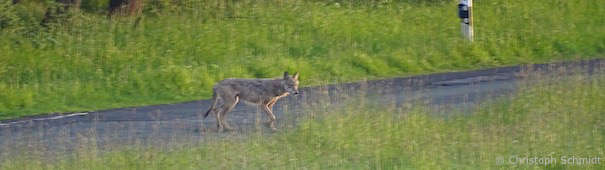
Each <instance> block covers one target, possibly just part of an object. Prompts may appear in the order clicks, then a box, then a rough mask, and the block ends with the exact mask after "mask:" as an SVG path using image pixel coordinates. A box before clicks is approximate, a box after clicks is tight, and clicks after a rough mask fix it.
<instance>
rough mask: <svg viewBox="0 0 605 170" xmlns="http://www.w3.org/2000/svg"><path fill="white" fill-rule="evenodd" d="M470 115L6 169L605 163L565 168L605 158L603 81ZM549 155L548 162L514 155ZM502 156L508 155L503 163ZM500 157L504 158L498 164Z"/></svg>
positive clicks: (371, 117)
mask: <svg viewBox="0 0 605 170" xmlns="http://www.w3.org/2000/svg"><path fill="white" fill-rule="evenodd" d="M521 86H522V87H521V90H520V91H518V92H517V93H516V94H515V95H513V96H511V97H510V98H508V97H506V98H502V99H500V100H493V101H490V102H487V103H484V104H483V105H482V106H479V107H478V108H477V109H476V110H475V111H474V112H473V113H472V114H454V115H452V116H448V117H439V116H434V115H431V114H427V112H426V109H425V107H424V108H423V107H421V106H415V107H414V108H410V109H397V108H388V107H387V108H384V107H375V106H369V105H349V106H347V107H344V108H334V110H333V111H328V112H323V113H318V114H317V115H318V116H317V117H316V118H314V119H309V120H306V121H303V122H302V123H300V124H299V125H298V127H296V128H294V129H283V130H282V131H281V132H278V133H275V134H273V135H262V134H252V135H251V136H250V137H248V138H246V139H229V138H228V139H220V140H208V141H206V143H203V144H200V145H196V146H194V147H189V148H180V149H176V150H174V151H168V152H162V151H158V150H154V149H153V148H148V147H140V146H126V147H127V148H131V149H126V150H124V151H116V152H110V153H107V154H100V155H99V154H98V153H97V152H96V151H95V150H94V149H92V150H88V149H82V150H81V151H78V152H76V153H75V154H73V155H72V156H67V157H66V158H62V159H60V161H55V162H52V163H50V164H47V163H45V162H44V161H41V160H39V158H32V157H27V156H23V157H20V156H15V157H14V158H12V159H9V160H6V161H4V162H2V163H1V164H0V165H1V166H0V169H7V170H10V169H19V170H21V169H91V170H93V169H405V168H409V169H446V168H457V169H500V168H502V169H517V168H526V169H603V168H604V167H605V161H604V160H601V162H600V164H592V165H564V164H563V162H562V160H560V158H561V157H562V156H567V157H570V156H575V157H600V158H601V159H603V158H604V157H605V154H604V153H605V145H604V144H605V118H604V117H603V115H605V93H604V91H605V77H602V76H601V77H598V78H595V79H587V78H586V77H583V76H573V77H570V78H560V77H554V78H551V79H550V80H547V81H541V82H539V83H535V82H533V81H532V82H531V83H527V84H523V85H521ZM513 156H517V157H518V158H523V157H527V158H532V157H553V158H555V159H557V162H556V163H553V164H551V165H546V166H544V165H527V163H525V164H519V162H517V164H512V163H510V162H509V160H513V161H514V160H517V159H513V158H511V157H513ZM498 160H504V163H503V164H499V163H498ZM500 163H502V162H500Z"/></svg>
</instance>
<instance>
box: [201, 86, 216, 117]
mask: <svg viewBox="0 0 605 170" xmlns="http://www.w3.org/2000/svg"><path fill="white" fill-rule="evenodd" d="M216 100H217V98H216V90H213V91H212V104H210V108H209V109H208V111H206V114H205V115H204V119H206V117H208V115H209V114H210V111H212V109H214V107H216V106H215V105H216Z"/></svg>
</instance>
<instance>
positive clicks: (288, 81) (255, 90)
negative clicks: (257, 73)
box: [204, 72, 299, 131]
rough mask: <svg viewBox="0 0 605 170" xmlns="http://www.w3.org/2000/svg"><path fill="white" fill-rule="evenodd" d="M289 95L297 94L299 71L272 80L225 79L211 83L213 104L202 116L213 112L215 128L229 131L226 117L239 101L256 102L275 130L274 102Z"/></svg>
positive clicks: (286, 73)
mask: <svg viewBox="0 0 605 170" xmlns="http://www.w3.org/2000/svg"><path fill="white" fill-rule="evenodd" d="M289 94H295V95H297V94H299V92H298V73H295V74H294V76H290V75H288V72H285V73H284V76H283V78H275V79H236V78H229V79H225V80H222V81H220V82H219V83H218V84H216V85H214V87H213V93H212V104H211V106H210V108H209V109H208V111H207V112H206V114H205V115H204V118H206V117H208V115H209V114H210V113H211V112H212V113H214V115H216V121H217V126H218V131H223V129H227V130H232V128H231V127H230V126H229V124H227V121H225V117H226V115H227V113H229V112H230V111H231V110H232V109H233V108H234V107H235V105H237V103H238V102H239V101H240V100H244V101H246V102H249V103H254V104H256V105H258V107H260V108H261V110H263V111H264V112H265V113H266V114H267V116H268V117H269V120H268V121H267V122H266V123H267V124H268V125H269V127H270V128H271V129H273V130H276V128H275V119H276V118H275V115H274V114H273V105H274V104H275V103H276V102H277V100H278V99H279V98H282V97H285V96H288V95H289Z"/></svg>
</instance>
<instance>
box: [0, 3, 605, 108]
mask: <svg viewBox="0 0 605 170" xmlns="http://www.w3.org/2000/svg"><path fill="white" fill-rule="evenodd" d="M187 2H188V3H185V5H184V6H182V7H181V8H179V9H178V10H174V11H176V12H174V11H173V12H150V13H148V14H147V15H143V16H141V17H139V18H118V19H112V20H108V19H107V18H106V17H105V16H104V15H100V14H90V13H79V12H73V13H70V14H69V15H67V16H65V17H62V20H61V21H62V22H61V23H58V24H51V25H50V26H48V27H40V28H36V24H37V23H39V20H40V19H41V17H42V15H43V11H44V10H43V9H44V8H41V7H39V5H36V4H35V3H24V4H21V5H17V6H5V7H3V8H11V10H6V11H13V13H14V14H15V15H10V16H9V17H8V18H12V19H11V20H10V21H11V23H13V24H12V25H9V27H6V28H4V29H2V31H1V32H0V119H7V118H15V117H19V116H24V115H32V114H39V113H49V112H68V111H86V110H93V109H103V108H113V107H123V106H134V105H145V104H157V103H172V102H178V101H186V100H194V99H202V98H207V97H209V94H210V90H211V87H212V85H213V84H215V83H216V82H217V81H219V80H221V79H223V78H227V77H273V76H279V75H280V74H281V73H282V72H283V71H285V70H289V71H299V72H301V73H302V74H301V75H302V84H303V85H314V84H320V83H325V82H343V81H354V80H360V79H374V78H381V77H392V76H403V75H410V74H419V73H429V72H441V71H450V70H466V69H474V68H483V67H492V66H501V65H511V64H519V63H534V62H547V61H552V60H571V59H578V58H593V57H601V55H603V52H604V49H605V32H604V30H605V25H604V23H605V22H604V19H603V17H601V16H602V15H600V14H603V13H604V12H603V9H605V3H603V2H602V1H599V0H570V1H564V0H557V1H552V0H535V1H524V0H509V1H485V2H483V1H477V2H476V3H475V7H474V9H475V17H476V19H475V24H476V28H475V29H476V41H475V42H474V43H473V44H471V45H469V44H468V43H466V42H465V41H464V40H463V39H462V38H461V37H460V35H459V34H460V33H459V27H460V26H459V21H458V19H457V18H456V15H455V14H456V11H455V10H456V8H455V5H456V4H455V3H456V2H455V1H430V2H429V1H427V3H422V4H420V5H414V4H410V3H407V2H385V3H380V2H372V3H346V2H348V1H342V2H340V1H338V2H340V3H335V2H337V1H334V2H315V1H238V2H235V3H213V2H214V1H212V3H211V2H209V1H187ZM217 2H218V1H217ZM15 16H20V18H17V19H15Z"/></svg>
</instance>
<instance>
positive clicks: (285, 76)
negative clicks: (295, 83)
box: [284, 71, 288, 79]
mask: <svg viewBox="0 0 605 170" xmlns="http://www.w3.org/2000/svg"><path fill="white" fill-rule="evenodd" d="M284 79H288V72H287V71H286V72H284Z"/></svg>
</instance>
